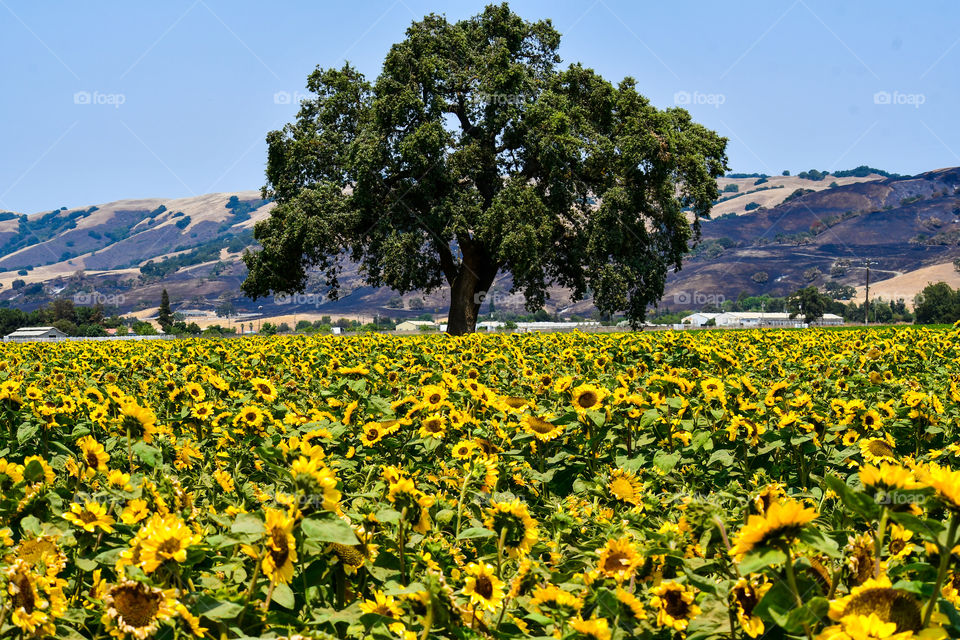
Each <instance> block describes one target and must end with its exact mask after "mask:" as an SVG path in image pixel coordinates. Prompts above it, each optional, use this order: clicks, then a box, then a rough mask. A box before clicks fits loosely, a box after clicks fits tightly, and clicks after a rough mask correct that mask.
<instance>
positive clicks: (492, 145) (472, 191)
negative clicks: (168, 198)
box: [243, 4, 727, 334]
mask: <svg viewBox="0 0 960 640" xmlns="http://www.w3.org/2000/svg"><path fill="white" fill-rule="evenodd" d="M559 44H560V34H559V33H558V32H557V31H556V29H554V27H553V25H552V24H551V22H550V21H549V20H541V21H537V22H528V21H525V20H523V19H522V18H520V17H519V16H518V15H516V14H514V13H513V12H511V10H510V9H509V7H508V6H507V5H506V4H502V5H491V6H488V7H487V8H486V9H485V10H484V11H483V12H482V13H481V14H480V15H477V16H475V17H473V18H470V19H468V20H463V21H460V22H456V23H451V22H449V21H447V19H446V18H445V17H443V16H438V15H433V14H431V15H428V16H426V17H425V18H424V19H423V20H421V21H419V22H415V23H413V24H412V25H411V26H410V28H409V29H408V30H407V32H406V37H405V39H404V40H403V41H402V42H399V43H397V44H395V45H394V46H393V47H392V48H391V49H390V51H389V53H388V54H387V56H386V59H385V60H384V63H383V68H382V71H381V73H380V75H379V77H377V79H376V80H375V81H373V82H370V81H369V80H367V79H366V78H365V77H364V76H363V75H362V74H361V73H360V72H359V71H357V70H356V69H355V68H353V67H352V66H350V65H349V64H346V65H344V66H343V67H341V68H339V69H321V68H317V70H316V71H314V72H313V73H312V74H311V75H310V77H309V79H308V82H307V88H308V89H309V90H310V91H311V92H312V93H313V94H315V97H312V98H311V99H308V100H304V101H303V102H302V104H301V108H300V111H299V113H298V115H297V119H296V121H295V122H293V123H290V124H288V125H286V126H285V127H284V128H283V129H282V130H280V131H272V132H270V133H269V134H268V135H267V145H268V156H267V185H266V186H265V187H264V189H263V197H264V198H267V197H270V198H274V199H275V200H276V202H277V203H278V204H277V207H276V208H275V209H274V210H273V211H272V212H271V216H270V218H269V219H267V220H264V221H261V222H260V223H258V224H257V225H256V227H255V231H254V234H255V237H256V239H257V240H258V241H259V242H260V245H261V249H260V250H258V251H256V252H252V253H247V254H246V255H245V257H244V260H245V262H246V264H247V267H248V269H249V275H248V277H247V280H246V281H245V282H244V285H243V290H244V292H245V293H246V294H247V295H249V296H251V297H254V298H256V297H260V296H265V295H268V294H270V293H271V292H273V293H293V292H299V291H303V290H304V288H305V287H306V286H307V283H308V276H309V274H310V272H311V271H315V272H318V273H319V274H320V277H321V279H322V281H323V282H324V284H325V285H326V286H327V287H328V288H329V295H330V296H331V297H333V298H336V297H337V296H338V294H339V291H340V279H341V276H342V275H343V270H344V268H345V266H346V262H347V261H353V262H354V263H356V264H358V265H359V268H360V271H361V274H362V276H363V279H364V280H365V282H366V284H368V285H370V286H389V287H391V288H393V289H395V290H396V291H398V292H399V293H406V292H409V291H414V290H420V291H426V292H429V291H432V290H435V289H438V288H440V287H445V286H447V287H450V291H451V295H450V315H449V321H448V331H449V332H450V333H454V334H460V333H465V332H469V331H472V330H473V329H474V326H475V323H476V317H477V313H478V311H479V308H480V304H481V303H482V302H483V299H484V294H485V293H486V292H488V291H489V290H490V287H491V285H492V284H493V282H494V279H495V278H496V277H497V275H498V274H500V273H503V272H509V273H510V274H511V276H512V283H513V284H512V286H513V289H512V291H511V293H512V292H517V291H519V292H522V294H523V296H524V298H525V301H526V304H527V307H528V308H529V309H531V310H535V309H538V308H540V307H542V306H543V303H544V301H545V300H546V298H547V295H548V288H549V287H550V286H554V285H556V286H560V287H565V288H567V289H569V290H570V291H571V293H572V296H573V298H574V299H575V300H576V299H583V298H584V297H585V296H587V295H588V294H592V296H593V301H594V304H595V305H596V306H597V308H598V309H599V310H600V311H601V312H602V313H605V314H611V313H614V312H619V311H623V312H625V313H626V314H627V317H628V318H630V319H631V321H633V322H639V321H641V320H642V319H643V318H644V317H645V312H646V309H647V307H648V306H649V305H650V304H651V303H654V302H656V301H657V300H659V298H660V296H662V294H663V287H664V283H665V279H666V276H667V272H668V270H669V269H670V268H671V267H673V268H677V269H679V268H680V266H681V261H682V257H683V255H684V253H686V252H687V250H688V247H689V243H690V242H691V241H693V240H695V239H696V238H697V237H699V231H700V229H699V218H700V217H701V216H706V215H708V214H709V211H710V207H711V204H712V202H713V201H714V200H716V199H717V198H718V197H719V191H718V188H717V185H716V178H718V177H720V176H722V175H723V173H724V172H725V171H726V169H727V166H726V161H727V159H726V143H727V140H726V139H725V138H722V137H720V136H718V135H717V134H716V133H714V132H713V131H710V130H709V129H707V128H705V127H703V126H702V125H700V124H697V123H695V122H693V120H692V119H691V117H690V114H689V113H688V112H687V111H685V110H684V109H680V108H670V109H666V110H659V109H657V108H655V107H654V106H652V105H651V104H650V102H649V100H647V99H646V98H645V97H644V96H642V95H640V94H639V93H638V91H637V89H636V82H635V81H634V80H633V79H632V78H625V79H624V80H622V81H621V82H620V83H619V84H617V85H614V84H612V83H611V82H609V81H607V80H605V79H604V78H602V77H601V76H599V75H598V74H597V73H595V72H594V71H593V70H592V69H589V68H586V67H584V66H582V65H580V64H572V65H570V66H568V67H567V68H565V69H559V68H558V65H559V64H560V58H559V56H558V55H557V50H558V47H559Z"/></svg>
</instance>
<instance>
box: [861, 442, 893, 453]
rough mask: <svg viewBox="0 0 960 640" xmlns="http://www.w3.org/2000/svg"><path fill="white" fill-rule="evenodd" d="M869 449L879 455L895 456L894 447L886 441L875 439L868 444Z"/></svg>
mask: <svg viewBox="0 0 960 640" xmlns="http://www.w3.org/2000/svg"><path fill="white" fill-rule="evenodd" d="M867 450H868V451H870V453H872V454H873V455H875V456H878V457H893V449H891V448H890V445H888V444H887V443H886V442H883V441H881V440H874V441H873V442H871V443H870V444H869V445H867Z"/></svg>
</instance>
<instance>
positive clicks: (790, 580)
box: [784, 544, 813, 640]
mask: <svg viewBox="0 0 960 640" xmlns="http://www.w3.org/2000/svg"><path fill="white" fill-rule="evenodd" d="M784 550H785V551H786V552H787V564H786V570H787V584H789V585H790V591H792V592H793V597H794V599H795V600H796V601H797V607H803V598H802V597H800V589H798V588H797V574H796V573H795V572H794V570H793V551H791V549H790V545H789V544H786V545H784ZM803 630H804V632H805V633H806V634H807V638H808V639H809V640H813V634H812V633H811V632H810V625H808V624H807V623H806V622H804V623H803Z"/></svg>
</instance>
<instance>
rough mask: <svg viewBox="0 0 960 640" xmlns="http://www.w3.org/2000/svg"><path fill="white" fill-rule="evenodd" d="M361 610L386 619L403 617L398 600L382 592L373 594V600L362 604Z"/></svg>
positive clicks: (378, 591)
mask: <svg viewBox="0 0 960 640" xmlns="http://www.w3.org/2000/svg"><path fill="white" fill-rule="evenodd" d="M360 610H361V611H363V612H364V613H373V614H376V615H378V616H383V617H384V618H394V619H400V618H401V617H402V616H403V609H401V608H400V605H398V604H397V602H396V598H394V597H393V596H388V595H386V594H384V593H383V591H380V590H377V591H374V592H373V600H369V599H368V600H364V601H363V602H361V603H360Z"/></svg>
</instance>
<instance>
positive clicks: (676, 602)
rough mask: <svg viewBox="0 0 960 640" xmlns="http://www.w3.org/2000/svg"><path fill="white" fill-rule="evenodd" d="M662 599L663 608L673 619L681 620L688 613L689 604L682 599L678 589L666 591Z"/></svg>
mask: <svg viewBox="0 0 960 640" xmlns="http://www.w3.org/2000/svg"><path fill="white" fill-rule="evenodd" d="M663 600H664V607H663V608H664V610H665V611H666V612H667V613H668V614H669V615H670V617H671V618H673V619H675V620H683V619H685V618H686V617H687V614H688V613H690V605H689V604H687V603H686V602H684V601H683V597H682V596H681V594H680V592H679V591H668V592H667V593H666V595H664V596H663Z"/></svg>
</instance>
